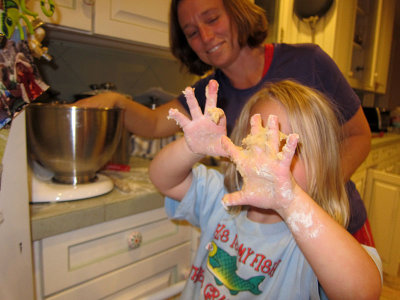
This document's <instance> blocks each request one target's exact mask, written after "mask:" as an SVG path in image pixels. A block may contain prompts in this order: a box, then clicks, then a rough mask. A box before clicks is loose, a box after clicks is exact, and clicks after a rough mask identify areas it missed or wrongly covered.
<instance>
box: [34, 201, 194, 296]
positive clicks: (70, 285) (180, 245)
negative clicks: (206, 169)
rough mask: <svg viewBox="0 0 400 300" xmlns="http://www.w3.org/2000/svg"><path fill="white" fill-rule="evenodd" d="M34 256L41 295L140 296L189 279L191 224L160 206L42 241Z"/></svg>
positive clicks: (38, 290)
mask: <svg viewBox="0 0 400 300" xmlns="http://www.w3.org/2000/svg"><path fill="white" fill-rule="evenodd" d="M132 234H133V235H134V236H135V240H137V244H136V246H137V247H136V248H134V247H133V246H132V243H131V242H129V241H131V240H132V238H131V237H132ZM138 237H141V239H140V238H138ZM140 240H141V242H140ZM34 258H35V275H36V276H35V277H36V287H37V299H100V298H101V299H121V298H124V299H125V298H129V299H137V298H138V297H141V296H146V295H148V294H152V293H154V291H155V290H156V291H158V290H160V289H163V288H166V287H168V286H170V285H171V284H174V283H176V282H178V281H181V280H183V279H184V277H185V274H186V272H188V271H189V268H190V262H191V227H189V226H187V225H183V224H178V223H174V222H172V221H170V220H169V219H168V218H167V216H166V215H165V212H164V208H160V209H157V210H153V211H148V212H145V213H141V214H137V215H133V216H129V217H125V218H121V219H118V220H114V221H110V222H105V223H102V224H98V225H94V226H90V227H85V228H82V229H79V230H75V231H72V232H67V233H64V234H60V235H57V236H53V237H49V238H45V239H43V240H40V241H37V242H35V244H34Z"/></svg>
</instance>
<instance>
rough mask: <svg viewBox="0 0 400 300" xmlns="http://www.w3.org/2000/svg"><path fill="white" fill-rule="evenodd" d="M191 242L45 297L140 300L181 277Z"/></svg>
mask: <svg viewBox="0 0 400 300" xmlns="http://www.w3.org/2000/svg"><path fill="white" fill-rule="evenodd" d="M190 247H191V246H190V243H189V242H186V243H184V244H182V245H179V246H176V247H174V248H171V249H168V250H167V251H164V252H162V253H159V254H156V255H154V256H152V257H150V258H147V259H144V260H141V261H139V262H137V263H134V264H131V265H128V266H126V267H124V268H121V269H118V270H116V271H114V272H110V273H107V274H105V275H103V276H100V277H98V278H94V279H92V280H90V281H88V282H85V283H83V284H80V285H78V286H74V287H72V288H69V289H67V290H65V291H62V292H59V293H57V294H54V295H52V296H50V297H48V298H46V300H75V299H85V300H92V299H93V300H97V299H104V300H117V299H139V298H140V297H144V296H147V295H149V294H152V293H154V291H160V290H162V289H164V288H167V287H168V286H170V285H171V284H173V283H176V282H177V281H180V280H182V279H184V275H185V274H184V271H187V270H188V268H189V266H190Z"/></svg>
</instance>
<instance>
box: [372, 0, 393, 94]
mask: <svg viewBox="0 0 400 300" xmlns="http://www.w3.org/2000/svg"><path fill="white" fill-rule="evenodd" d="M395 6H396V3H395V0H381V1H380V6H379V7H378V9H379V12H380V14H379V17H378V19H377V29H376V32H375V43H374V49H373V58H372V67H373V69H372V72H371V76H370V81H369V86H370V88H371V89H373V90H374V91H375V92H377V93H381V94H384V93H385V92H386V85H387V78H388V73H389V62H390V53H391V46H392V38H393V25H394V14H395Z"/></svg>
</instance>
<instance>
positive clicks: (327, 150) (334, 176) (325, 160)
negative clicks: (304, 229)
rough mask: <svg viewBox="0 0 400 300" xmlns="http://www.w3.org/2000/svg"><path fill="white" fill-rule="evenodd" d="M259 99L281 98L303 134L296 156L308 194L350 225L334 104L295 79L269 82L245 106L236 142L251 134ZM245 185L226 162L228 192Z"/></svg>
mask: <svg viewBox="0 0 400 300" xmlns="http://www.w3.org/2000/svg"><path fill="white" fill-rule="evenodd" d="M259 101H278V102H279V103H281V104H282V105H283V107H284V108H285V110H286V113H287V115H288V122H289V125H290V126H291V128H292V130H293V133H297V134H299V136H300V140H299V144H298V148H297V151H296V155H298V156H299V157H300V158H301V160H302V161H303V162H304V165H305V169H306V177H307V193H308V194H309V195H310V196H311V197H312V198H313V199H314V201H316V202H317V203H318V204H319V205H320V206H321V207H322V208H323V209H324V210H325V211H326V212H327V213H328V214H329V215H330V216H331V217H332V218H333V219H335V220H336V221H337V222H338V223H339V224H341V225H343V226H345V227H346V226H347V224H348V221H349V215H350V212H349V203H348V199H347V194H346V190H345V185H344V179H343V175H342V169H341V162H340V143H341V140H342V136H341V132H342V131H341V127H340V125H339V120H338V117H337V114H335V109H334V107H333V106H332V105H331V103H330V102H329V101H327V99H326V98H325V97H324V96H323V95H322V94H321V93H320V92H318V91H316V90H314V89H311V88H309V87H306V86H303V85H301V84H298V83H296V82H294V81H290V80H284V81H280V82H276V83H269V84H267V85H266V86H265V87H263V88H262V89H261V90H260V91H259V92H258V93H256V94H255V95H253V97H251V98H250V100H249V101H248V102H247V103H246V105H245V106H244V108H243V110H242V112H241V114H240V116H239V118H238V120H237V122H236V125H235V128H234V129H233V131H232V135H231V139H232V141H233V143H235V144H236V145H241V143H242V140H243V138H245V137H246V136H247V134H248V128H249V127H248V126H249V121H250V117H251V115H250V111H251V109H252V107H253V106H254V105H255V104H256V103H258V102H259ZM241 184H242V180H241V178H240V175H239V173H238V172H237V171H236V168H235V165H234V164H233V163H226V165H225V186H226V188H227V189H228V191H229V192H233V191H236V190H238V189H239V188H240V186H241Z"/></svg>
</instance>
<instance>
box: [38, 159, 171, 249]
mask: <svg viewBox="0 0 400 300" xmlns="http://www.w3.org/2000/svg"><path fill="white" fill-rule="evenodd" d="M149 162H150V161H149V160H145V159H141V158H137V157H132V158H131V161H130V165H131V170H130V171H129V172H119V173H120V174H123V176H124V177H129V178H130V179H132V180H133V181H134V183H135V184H134V188H132V190H131V191H130V192H122V191H120V190H119V189H118V188H116V187H114V189H113V190H112V191H111V192H109V193H107V194H104V195H101V196H97V197H93V198H88V199H82V200H74V201H66V202H54V203H32V204H30V215H31V231H32V240H33V241H36V240H41V239H43V238H46V237H50V236H54V235H57V234H60V233H64V232H68V231H72V230H76V229H79V228H83V227H86V226H91V225H95V224H99V223H102V222H105V221H111V220H114V219H118V218H122V217H126V216H130V215H133V214H137V213H141V212H144V211H148V210H152V209H156V208H159V207H162V206H163V205H164V198H163V196H162V195H161V194H160V193H159V192H158V191H157V190H156V189H155V187H154V186H153V185H152V183H151V182H150V180H149V178H148V172H147V168H148V165H149Z"/></svg>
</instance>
